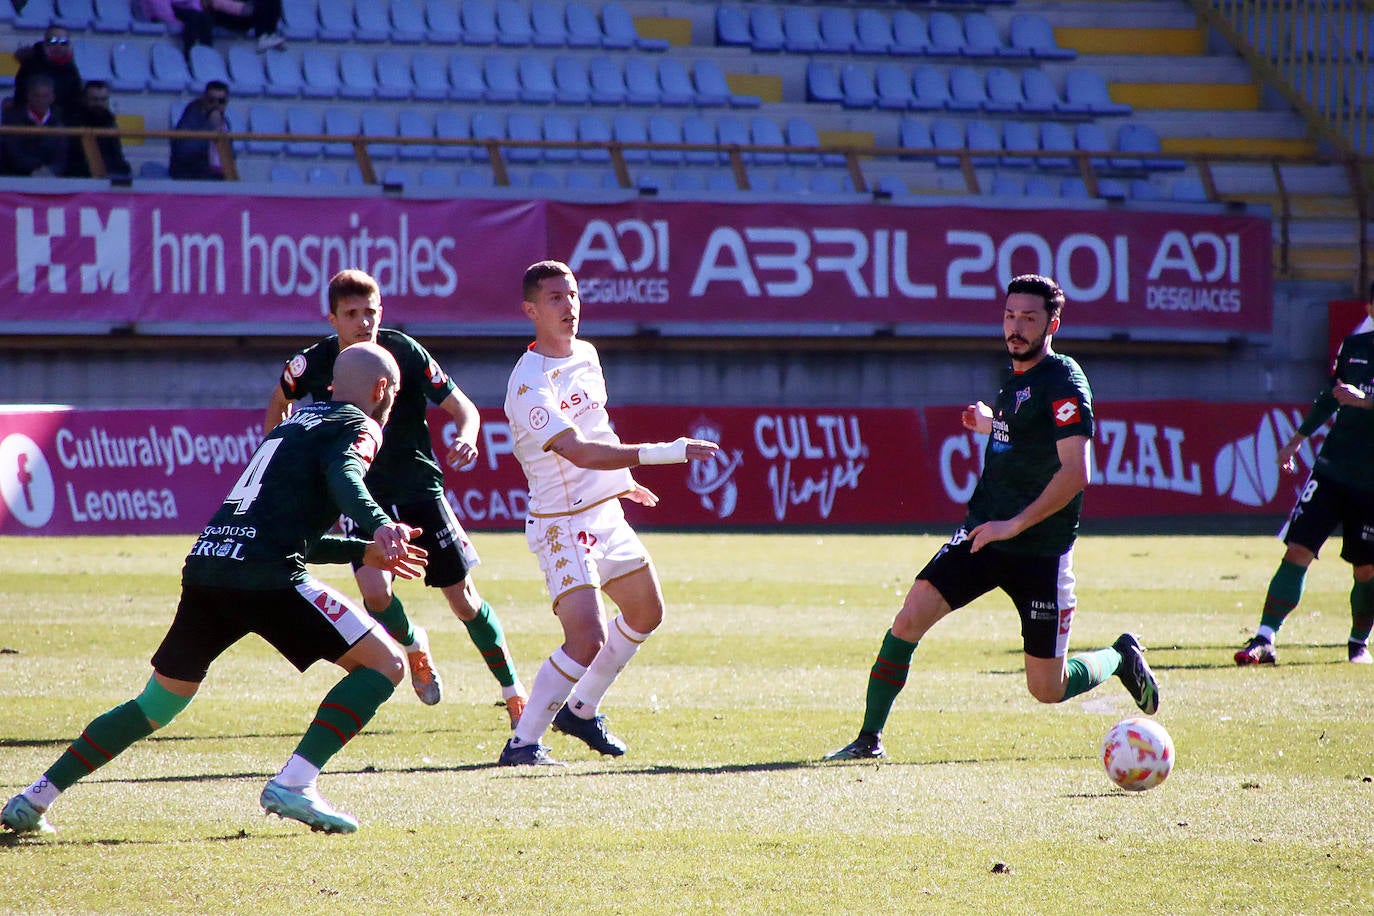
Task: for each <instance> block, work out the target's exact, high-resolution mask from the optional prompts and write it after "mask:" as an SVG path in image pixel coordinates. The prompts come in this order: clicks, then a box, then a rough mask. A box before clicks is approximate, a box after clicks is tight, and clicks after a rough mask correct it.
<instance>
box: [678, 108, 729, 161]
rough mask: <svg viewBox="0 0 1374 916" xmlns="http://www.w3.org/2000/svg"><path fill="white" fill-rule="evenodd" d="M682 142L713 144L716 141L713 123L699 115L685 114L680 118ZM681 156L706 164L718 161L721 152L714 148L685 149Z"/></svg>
mask: <svg viewBox="0 0 1374 916" xmlns="http://www.w3.org/2000/svg"><path fill="white" fill-rule="evenodd" d="M682 142H683V143H707V144H713V145H714V144H715V143H716V142H717V141H716V128H715V125H714V124H712V123H711V122H710V121H708V120H706V119H705V118H703V117H702V116H701V115H695V114H691V115H687V116H686V117H685V118H683V119H682ZM683 158H684V159H686V160H687V161H688V162H689V163H693V164H697V165H706V164H710V163H717V162H720V160H721V154H720V153H718V152H716V151H715V150H687V151H686V152H685V153H683Z"/></svg>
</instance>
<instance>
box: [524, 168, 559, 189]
mask: <svg viewBox="0 0 1374 916" xmlns="http://www.w3.org/2000/svg"><path fill="white" fill-rule="evenodd" d="M559 187H561V186H560V185H559V183H558V176H557V175H555V174H554V173H553V172H549V171H545V170H544V169H531V170H530V174H529V188H530V190H531V191H556V190H558V188H559Z"/></svg>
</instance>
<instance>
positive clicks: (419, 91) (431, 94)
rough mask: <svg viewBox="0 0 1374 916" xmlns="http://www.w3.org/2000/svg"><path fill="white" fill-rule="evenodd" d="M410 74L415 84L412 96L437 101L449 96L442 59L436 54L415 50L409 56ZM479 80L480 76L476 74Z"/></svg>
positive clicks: (446, 75) (446, 76)
mask: <svg viewBox="0 0 1374 916" xmlns="http://www.w3.org/2000/svg"><path fill="white" fill-rule="evenodd" d="M410 75H411V79H412V81H413V82H414V84H415V89H414V96H415V98H417V99H425V100H426V101H439V100H441V99H447V98H448V97H449V91H450V87H449V83H448V73H447V72H445V69H444V61H443V59H442V58H440V57H439V55H437V54H432V53H430V52H428V51H417V52H416V53H415V54H412V55H411V57H410ZM477 79H478V82H479V83H480V82H481V76H480V75H479V76H478V78H477Z"/></svg>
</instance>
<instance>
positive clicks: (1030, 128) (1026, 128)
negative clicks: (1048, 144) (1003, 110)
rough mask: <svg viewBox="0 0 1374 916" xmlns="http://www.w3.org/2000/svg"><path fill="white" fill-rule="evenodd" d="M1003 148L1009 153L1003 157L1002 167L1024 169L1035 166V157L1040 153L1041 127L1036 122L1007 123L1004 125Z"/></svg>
mask: <svg viewBox="0 0 1374 916" xmlns="http://www.w3.org/2000/svg"><path fill="white" fill-rule="evenodd" d="M1002 146H1003V147H1005V148H1006V150H1007V152H1008V153H1022V154H1024V155H1020V156H1016V155H1007V156H1003V157H1002V165H1004V166H1006V167H1008V168H1014V169H1023V168H1029V167H1030V166H1032V165H1034V164H1035V159H1034V155H1035V154H1036V153H1038V152H1039V151H1040V126H1039V124H1037V123H1036V122H1034V121H1007V122H1006V123H1005V124H1003V125H1002Z"/></svg>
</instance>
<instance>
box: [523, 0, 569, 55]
mask: <svg viewBox="0 0 1374 916" xmlns="http://www.w3.org/2000/svg"><path fill="white" fill-rule="evenodd" d="M530 29H531V40H532V41H533V43H534V46H535V47H536V48H561V47H563V46H564V45H566V44H567V43H568V27H567V25H566V24H565V22H564V19H563V5H562V3H559V2H556V0H532V2H531V3H530Z"/></svg>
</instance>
